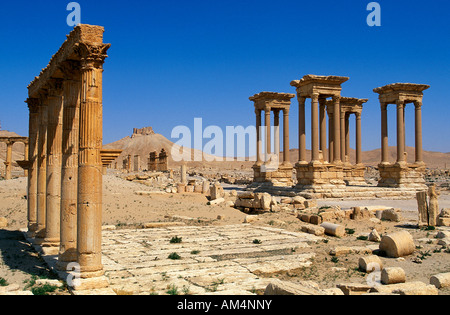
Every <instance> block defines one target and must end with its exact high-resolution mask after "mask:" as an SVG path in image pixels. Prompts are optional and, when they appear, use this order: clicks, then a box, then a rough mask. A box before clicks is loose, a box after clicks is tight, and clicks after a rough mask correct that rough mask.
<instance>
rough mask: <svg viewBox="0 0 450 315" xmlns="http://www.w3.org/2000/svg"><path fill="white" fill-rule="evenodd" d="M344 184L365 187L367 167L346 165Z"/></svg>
mask: <svg viewBox="0 0 450 315" xmlns="http://www.w3.org/2000/svg"><path fill="white" fill-rule="evenodd" d="M343 172H344V182H345V184H346V185H347V186H365V185H367V182H366V180H365V178H364V175H365V173H366V167H365V166H364V165H344V168H343Z"/></svg>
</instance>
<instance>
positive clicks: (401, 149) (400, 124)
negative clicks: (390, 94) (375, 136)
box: [397, 100, 406, 164]
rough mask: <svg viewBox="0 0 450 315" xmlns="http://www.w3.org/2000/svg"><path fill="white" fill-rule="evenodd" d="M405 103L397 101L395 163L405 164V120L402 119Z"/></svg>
mask: <svg viewBox="0 0 450 315" xmlns="http://www.w3.org/2000/svg"><path fill="white" fill-rule="evenodd" d="M404 107H405V102H404V101H401V100H398V101H397V163H399V164H405V163H406V156H405V119H404V112H405V111H404Z"/></svg>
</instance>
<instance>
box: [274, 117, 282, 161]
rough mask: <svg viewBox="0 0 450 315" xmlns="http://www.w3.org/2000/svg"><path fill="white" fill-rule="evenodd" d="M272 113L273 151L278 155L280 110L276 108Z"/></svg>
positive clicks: (279, 149)
mask: <svg viewBox="0 0 450 315" xmlns="http://www.w3.org/2000/svg"><path fill="white" fill-rule="evenodd" d="M273 113H274V127H275V128H274V153H275V154H277V155H278V156H279V154H280V151H281V145H280V110H278V109H276V110H274V111H273Z"/></svg>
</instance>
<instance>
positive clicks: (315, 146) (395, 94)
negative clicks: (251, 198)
mask: <svg viewBox="0 0 450 315" xmlns="http://www.w3.org/2000/svg"><path fill="white" fill-rule="evenodd" d="M348 80H349V78H348V77H340V76H318V75H306V76H304V77H303V78H302V79H301V80H295V81H292V82H291V86H293V87H295V88H296V90H297V98H298V103H299V159H298V162H297V163H296V165H295V170H296V173H297V185H296V186H295V187H291V186H292V183H291V182H289V180H288V178H290V176H292V168H291V169H290V170H289V167H292V166H291V165H290V163H289V162H290V161H289V154H288V152H289V130H288V128H289V107H290V99H291V98H292V97H293V96H292V95H290V94H282V93H271V92H263V93H260V94H257V95H255V96H253V97H252V98H250V100H251V101H253V102H254V103H255V109H256V111H255V112H256V117H257V120H256V126H257V163H256V164H255V166H254V167H253V169H254V174H255V175H254V184H253V185H252V186H251V187H263V186H261V185H258V184H260V183H270V184H271V185H272V187H276V186H279V187H283V186H285V187H286V188H288V189H291V191H292V188H294V189H293V190H295V191H297V192H300V193H305V194H307V195H308V196H309V197H315V198H328V197H332V198H342V197H350V198H351V197H357V198H370V197H405V196H407V195H408V196H411V197H413V196H415V194H416V191H420V190H423V189H426V186H425V185H424V184H425V179H424V175H425V174H424V172H425V163H424V162H423V149H422V110H421V108H422V99H423V91H425V90H426V89H428V88H429V86H428V85H422V84H411V83H395V84H390V85H387V86H384V87H381V88H377V89H375V90H374V92H375V93H378V94H379V99H380V102H381V109H382V115H381V116H382V122H381V126H382V128H381V129H382V161H381V163H380V165H379V171H380V177H381V179H380V181H379V184H378V188H377V187H371V186H368V185H367V183H366V182H365V179H364V176H365V170H366V167H365V165H364V164H363V161H362V143H361V139H362V123H361V121H362V111H363V106H364V104H365V103H366V102H367V101H368V100H367V99H358V98H350V97H342V96H341V91H342V84H343V83H345V82H347V81H348ZM308 98H310V99H311V135H310V136H311V147H312V148H311V160H308V159H307V151H306V136H307V133H306V117H305V106H306V100H307V99H308ZM407 103H413V104H414V106H415V141H416V145H415V150H416V156H415V163H408V162H407V157H406V152H405V105H406V104H407ZM388 104H396V105H397V130H396V131H397V162H396V163H395V164H392V163H390V162H389V161H388V130H387V106H388ZM263 110H264V111H265V127H264V128H263V129H261V113H262V111H263ZM280 110H283V111H284V121H285V126H284V127H285V131H284V132H285V135H284V147H285V150H284V158H285V161H287V164H286V166H288V167H287V168H286V169H284V165H283V164H281V166H280V167H278V168H277V165H278V164H280V163H278V162H279V160H281V159H279V152H280V151H279V142H278V143H275V151H276V152H275V153H274V154H272V152H271V143H270V141H271V134H270V132H271V131H270V130H271V129H270V122H271V119H270V113H271V111H274V113H275V127H278V129H277V128H275V130H276V131H275V132H278V134H276V135H275V141H276V142H277V141H279V117H278V115H279V111H280ZM352 115H354V116H355V123H356V133H355V140H354V141H355V142H354V143H355V147H356V157H355V162H354V164H352V162H353V161H352V159H350V143H351V136H350V127H349V126H350V118H351V116H352ZM327 129H328V133H327ZM263 132H264V133H265V138H266V139H263V137H262V136H261V134H262V133H263ZM327 137H328V141H327ZM277 139H278V140H277ZM263 140H265V144H266V149H265V151H264V152H263V151H262V146H263V143H262V142H263ZM273 161H276V162H277V163H278V164H277V163H271V162H273ZM272 165H275V167H274V168H273V169H270V168H268V167H270V166H272ZM267 169H268V171H267ZM262 170H266V171H265V172H264V171H262ZM280 183H281V184H280ZM266 189H269V190H270V191H271V192H273V193H278V194H286V193H289V191H288V190H283V189H278V190H274V189H270V186H266Z"/></svg>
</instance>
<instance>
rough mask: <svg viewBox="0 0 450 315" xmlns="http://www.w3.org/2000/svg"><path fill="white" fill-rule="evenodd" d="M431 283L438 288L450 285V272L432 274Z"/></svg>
mask: <svg viewBox="0 0 450 315" xmlns="http://www.w3.org/2000/svg"><path fill="white" fill-rule="evenodd" d="M430 284H432V285H434V286H435V287H436V288H438V289H443V288H448V287H450V272H449V273H441V274H438V275H435V276H432V277H431V278H430Z"/></svg>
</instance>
